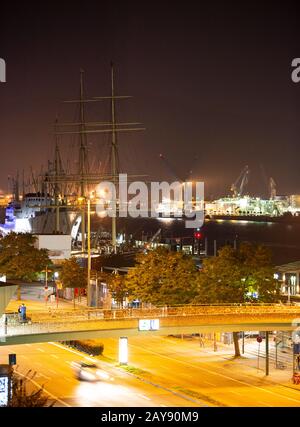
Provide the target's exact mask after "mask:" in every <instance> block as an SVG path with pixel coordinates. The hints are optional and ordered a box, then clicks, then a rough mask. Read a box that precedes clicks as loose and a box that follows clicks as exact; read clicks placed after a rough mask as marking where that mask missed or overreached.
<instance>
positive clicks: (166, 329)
mask: <svg viewBox="0 0 300 427" xmlns="http://www.w3.org/2000/svg"><path fill="white" fill-rule="evenodd" d="M140 319H159V329H158V330H150V331H141V330H139V320H140ZM298 324H299V325H300V306H293V305H283V304H269V305H266V304H263V305H260V304H253V305H250V304H231V305H197V306H193V305H187V306H179V307H159V308H147V309H145V308H132V309H119V310H118V309H116V310H103V309H84V310H77V311H64V310H63V311H55V309H52V310H49V311H41V312H33V313H32V317H31V319H30V321H29V322H27V323H20V322H19V320H18V316H17V314H15V313H6V315H5V316H3V317H2V320H1V322H0V345H13V344H24V343H36V342H49V341H69V340H79V339H92V338H93V339H95V338H106V337H120V336H132V335H147V334H158V335H171V334H173V335H177V334H191V333H198V332H206V333H207V332H233V331H249V330H252V331H253V330H256V331H274V330H289V331H292V330H295V329H296V327H297V326H298Z"/></svg>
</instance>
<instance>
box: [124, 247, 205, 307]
mask: <svg viewBox="0 0 300 427" xmlns="http://www.w3.org/2000/svg"><path fill="white" fill-rule="evenodd" d="M196 274H197V272H196V267H195V264H194V261H193V259H192V258H191V257H189V256H186V255H184V254H183V253H182V252H171V251H169V250H167V249H165V248H158V249H156V250H154V251H151V252H148V253H146V254H144V253H143V254H138V255H137V258H136V266H135V267H134V268H133V269H132V270H130V271H129V272H128V275H127V278H126V284H127V289H128V292H129V295H130V296H131V297H132V298H137V299H139V300H141V301H143V302H149V303H152V304H156V305H160V304H163V305H165V304H167V305H176V304H188V303H190V302H191V301H192V299H193V298H194V297H195V292H196V287H195V276H196Z"/></svg>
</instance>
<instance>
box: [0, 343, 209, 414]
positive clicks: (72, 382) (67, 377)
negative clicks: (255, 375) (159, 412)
mask: <svg viewBox="0 0 300 427" xmlns="http://www.w3.org/2000/svg"><path fill="white" fill-rule="evenodd" d="M9 353H16V355H17V364H18V365H17V370H18V372H20V373H22V374H23V375H26V374H27V373H28V371H29V369H32V370H33V371H36V376H35V377H34V381H35V382H36V383H37V384H39V385H40V386H41V385H44V389H45V391H46V393H47V394H48V395H49V398H50V400H52V399H55V400H56V401H57V402H56V404H55V406H72V407H73V406H81V407H92V406H96V407H130V406H131V407H139V406H146V407H148V406H149V407H151V406H155V407H159V406H162V407H163V406H206V405H205V403H204V404H203V405H201V403H200V402H199V401H197V402H196V401H195V400H194V399H189V398H188V397H186V398H184V397H181V396H180V395H179V394H178V393H177V394H176V393H172V392H171V391H168V390H166V389H164V388H159V387H155V386H154V385H151V384H148V383H146V382H144V381H141V380H138V379H137V378H136V377H134V376H132V375H129V374H128V373H125V372H122V371H121V370H120V369H116V368H114V367H111V368H107V366H105V367H104V368H105V369H108V370H109V371H110V373H111V375H112V376H113V377H114V381H111V382H104V381H101V382H97V383H90V382H84V381H78V380H77V379H75V377H74V374H73V371H72V368H71V363H72V362H73V361H80V360H81V361H84V360H86V359H91V358H90V357H87V356H84V355H83V354H81V353H79V352H77V351H74V350H72V349H69V348H65V347H63V346H61V345H60V344H58V343H40V344H24V345H16V346H7V347H6V346H5V347H2V348H1V349H0V363H8V354H9ZM91 360H92V359H91ZM102 364H103V363H102Z"/></svg>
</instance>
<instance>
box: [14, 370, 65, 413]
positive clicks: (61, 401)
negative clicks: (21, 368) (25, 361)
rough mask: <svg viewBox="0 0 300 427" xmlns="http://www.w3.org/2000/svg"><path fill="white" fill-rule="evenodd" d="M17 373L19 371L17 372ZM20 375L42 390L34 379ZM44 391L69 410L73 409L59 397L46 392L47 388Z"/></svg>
mask: <svg viewBox="0 0 300 427" xmlns="http://www.w3.org/2000/svg"><path fill="white" fill-rule="evenodd" d="M16 372H17V371H16ZM18 374H19V375H21V376H22V377H24V378H27V379H28V380H29V381H31V382H32V383H33V384H34V385H35V386H37V387H38V388H42V387H41V386H40V385H39V383H37V382H36V381H34V380H33V379H32V378H30V377H27V376H26V375H23V374H21V373H20V372H18ZM43 391H44V392H45V393H47V394H49V396H51V397H52V399H54V400H56V401H57V402H60V403H62V404H63V405H64V406H68V407H69V408H71V405H68V403H66V402H64V401H63V400H61V399H59V398H58V397H57V396H55V395H54V394H52V393H50V391H48V390H46V389H45V388H43Z"/></svg>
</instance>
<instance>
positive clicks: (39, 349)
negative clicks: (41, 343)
mask: <svg viewBox="0 0 300 427" xmlns="http://www.w3.org/2000/svg"><path fill="white" fill-rule="evenodd" d="M37 350H38V351H41V352H42V353H45V350H43V349H42V348H39V347H38V348H37Z"/></svg>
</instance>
